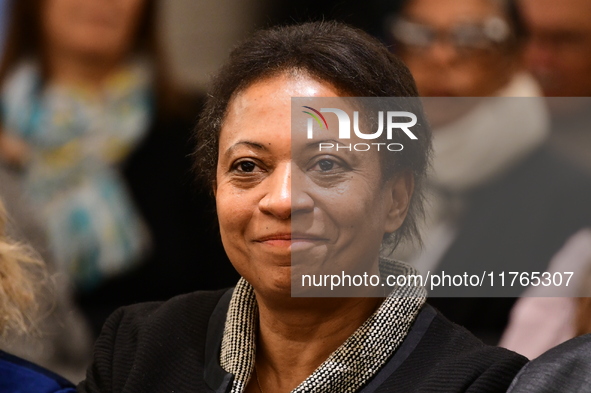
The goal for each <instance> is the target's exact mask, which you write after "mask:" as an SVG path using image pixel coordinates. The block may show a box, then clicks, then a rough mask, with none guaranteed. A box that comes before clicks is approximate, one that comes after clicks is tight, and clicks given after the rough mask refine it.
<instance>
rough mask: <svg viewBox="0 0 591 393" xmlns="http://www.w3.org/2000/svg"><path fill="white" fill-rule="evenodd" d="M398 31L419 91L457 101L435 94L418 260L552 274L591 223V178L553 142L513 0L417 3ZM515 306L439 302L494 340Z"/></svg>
mask: <svg viewBox="0 0 591 393" xmlns="http://www.w3.org/2000/svg"><path fill="white" fill-rule="evenodd" d="M388 26H389V32H390V38H391V39H392V40H393V42H394V45H395V48H396V51H397V53H399V54H400V55H401V57H402V59H403V61H405V63H406V64H408V66H409V68H410V70H411V73H412V74H413V76H414V77H415V79H416V81H417V87H418V89H419V92H420V93H421V95H422V96H425V97H451V98H435V99H432V100H431V101H429V100H428V99H427V100H426V105H428V104H429V103H431V104H432V105H431V106H430V107H428V108H427V115H428V116H429V115H433V117H432V118H431V120H432V123H433V125H434V128H433V135H434V142H433V146H434V160H433V171H432V173H431V175H430V178H429V183H430V187H429V188H430V190H431V193H432V198H431V201H430V203H429V204H428V206H429V211H428V212H427V213H428V220H427V222H428V223H429V224H428V225H426V226H425V228H424V230H423V234H424V239H425V248H424V249H423V250H421V251H419V250H415V252H414V256H413V258H412V259H413V260H414V262H415V263H416V264H417V266H419V269H420V270H424V271H426V270H431V271H441V270H445V271H446V272H449V271H451V270H452V269H456V270H455V271H462V272H463V271H468V272H470V271H478V272H479V274H482V272H484V271H486V272H491V271H494V272H502V271H505V272H509V271H520V272H535V271H539V272H543V271H544V270H546V268H547V267H548V264H549V262H550V260H551V259H552V257H553V255H554V254H556V253H557V252H558V250H559V249H560V248H561V247H562V245H563V244H564V243H565V241H566V240H567V239H568V238H569V237H570V236H572V235H573V234H574V233H576V232H577V231H578V230H579V229H581V228H584V227H586V226H588V225H589V223H590V222H591V212H590V211H589V209H588V200H590V199H591V180H590V179H589V178H588V177H587V176H585V175H584V174H583V173H582V171H581V170H579V169H577V168H575V167H572V166H570V165H569V164H567V163H566V162H564V161H563V160H562V159H560V158H559V157H556V156H554V155H553V154H552V153H550V151H549V149H548V148H547V147H545V142H546V140H547V135H548V126H549V124H548V119H547V114H546V109H545V105H544V103H543V101H542V100H541V99H539V98H536V97H537V96H539V95H540V94H541V91H540V90H539V88H538V85H537V84H536V83H535V81H534V80H533V78H532V77H531V76H530V75H529V74H527V73H525V72H524V71H522V65H521V56H522V48H523V43H524V40H525V38H526V34H525V31H524V28H523V25H522V22H521V18H520V16H519V14H518V12H517V8H516V6H515V2H514V1H512V0H455V1H439V0H407V1H404V3H403V6H402V8H401V11H400V14H399V15H397V16H396V17H394V18H392V20H391V21H390V24H389V25H388ZM454 97H474V98H471V99H468V100H465V99H464V100H462V99H460V98H454ZM476 97H491V98H483V99H478V98H476ZM516 97H525V98H516ZM528 97H529V98H528ZM457 104H460V105H457ZM464 104H466V105H464ZM446 105H447V106H449V107H446ZM441 108H446V109H450V108H451V109H456V110H455V111H452V110H444V111H441V110H439V111H437V109H441ZM430 109H432V110H431V111H430ZM457 109H459V110H457ZM442 112H443V113H442ZM495 289H496V290H499V289H501V288H500V287H499V288H495ZM503 291H504V294H502V295H501V296H507V289H503ZM472 293H473V292H472ZM497 293H498V292H497ZM464 295H465V296H471V295H470V294H466V293H464ZM515 295H518V293H517V294H515ZM514 302H515V298H487V299H484V298H473V297H466V298H461V299H458V298H456V299H448V298H440V299H436V298H433V299H432V303H433V305H434V306H436V307H438V308H439V309H440V311H442V312H443V313H444V314H445V315H446V316H448V317H449V318H450V319H451V320H453V321H454V322H456V323H459V324H461V325H464V326H466V327H467V328H469V329H470V330H471V331H472V332H473V333H475V334H476V335H477V336H479V337H480V338H481V339H483V340H485V341H486V342H489V343H491V344H496V343H498V342H499V339H500V338H501V335H502V334H503V331H504V329H505V326H506V325H507V322H508V318H509V313H510V310H511V307H512V306H513V303H514ZM511 348H514V347H511Z"/></svg>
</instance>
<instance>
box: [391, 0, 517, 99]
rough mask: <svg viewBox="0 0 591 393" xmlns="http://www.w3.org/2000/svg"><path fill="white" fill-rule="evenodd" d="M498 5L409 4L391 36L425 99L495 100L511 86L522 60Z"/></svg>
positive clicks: (438, 0) (432, 0)
mask: <svg viewBox="0 0 591 393" xmlns="http://www.w3.org/2000/svg"><path fill="white" fill-rule="evenodd" d="M499 3H500V2H499V1H496V0H449V1H448V0H410V1H409V2H408V4H407V5H406V7H405V8H404V9H403V11H402V13H401V16H400V17H399V18H397V19H396V20H395V21H393V22H392V23H391V25H390V32H391V35H392V37H393V38H394V40H395V41H396V43H397V49H398V51H399V52H398V53H399V54H400V56H401V57H402V59H403V60H404V62H405V63H406V64H407V66H408V67H409V68H410V71H411V72H412V74H413V76H414V78H415V80H416V82H417V87H418V89H419V93H420V94H421V95H422V96H425V97H439V96H445V97H456V96H463V97H473V96H490V95H493V94H494V93H495V92H496V91H498V90H499V89H501V88H502V87H503V86H505V85H506V84H507V83H508V82H509V80H510V79H511V77H512V76H513V74H514V72H515V69H516V68H517V65H518V62H519V59H518V53H517V50H516V48H515V45H511V44H510V42H511V40H512V39H513V38H512V31H511V27H510V24H509V22H508V20H507V18H506V16H505V13H504V11H503V8H502V5H501V4H499Z"/></svg>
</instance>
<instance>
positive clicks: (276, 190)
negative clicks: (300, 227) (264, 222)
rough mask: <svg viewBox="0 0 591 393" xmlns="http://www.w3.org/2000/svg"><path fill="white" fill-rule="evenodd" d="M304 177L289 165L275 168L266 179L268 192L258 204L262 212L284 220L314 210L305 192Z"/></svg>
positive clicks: (296, 168) (299, 171) (310, 199)
mask: <svg viewBox="0 0 591 393" xmlns="http://www.w3.org/2000/svg"><path fill="white" fill-rule="evenodd" d="M306 183H307V182H306V176H305V174H304V173H302V171H301V170H300V169H299V168H298V167H297V166H295V167H292V165H291V163H289V164H286V165H284V166H281V167H278V168H276V169H275V170H274V171H273V173H272V175H271V176H270V178H269V179H268V185H269V188H268V191H267V193H266V195H265V196H264V197H263V198H262V199H261V201H260V202H259V208H260V210H261V211H262V212H264V213H267V214H272V215H273V216H275V217H277V218H279V219H282V220H285V219H288V218H291V215H292V213H293V214H297V213H300V212H308V211H312V210H313V209H314V201H313V199H312V198H311V197H310V195H308V193H307V192H306V191H305V188H306V186H305V185H306Z"/></svg>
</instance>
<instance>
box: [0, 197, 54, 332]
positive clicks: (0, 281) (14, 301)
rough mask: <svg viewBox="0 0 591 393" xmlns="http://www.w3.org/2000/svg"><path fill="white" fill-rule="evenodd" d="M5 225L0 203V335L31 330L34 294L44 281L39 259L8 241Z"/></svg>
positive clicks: (35, 309) (3, 209)
mask: <svg viewBox="0 0 591 393" xmlns="http://www.w3.org/2000/svg"><path fill="white" fill-rule="evenodd" d="M6 224H7V215H6V210H5V208H4V205H3V204H2V202H1V201H0V336H4V335H6V334H7V333H8V332H14V333H17V334H25V333H30V332H31V331H32V330H33V326H34V315H36V313H37V310H38V305H37V299H36V298H37V296H36V295H37V293H38V292H39V291H38V288H39V287H40V286H43V285H42V284H43V282H44V281H45V280H44V277H45V270H44V266H43V264H42V263H41V260H40V259H39V258H38V257H37V256H36V255H35V254H34V253H33V252H32V250H30V249H29V248H28V247H25V246H23V245H22V244H19V243H16V242H14V241H11V240H10V239H9V238H7V236H6ZM39 278H41V281H40V280H39Z"/></svg>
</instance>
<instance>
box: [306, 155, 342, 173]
mask: <svg viewBox="0 0 591 393" xmlns="http://www.w3.org/2000/svg"><path fill="white" fill-rule="evenodd" d="M343 167H344V166H343V165H342V164H341V163H340V162H338V161H337V160H334V159H328V158H322V159H320V160H318V161H316V163H315V164H314V165H313V166H312V168H311V170H312V171H316V172H335V171H340V170H341V169H343Z"/></svg>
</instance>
